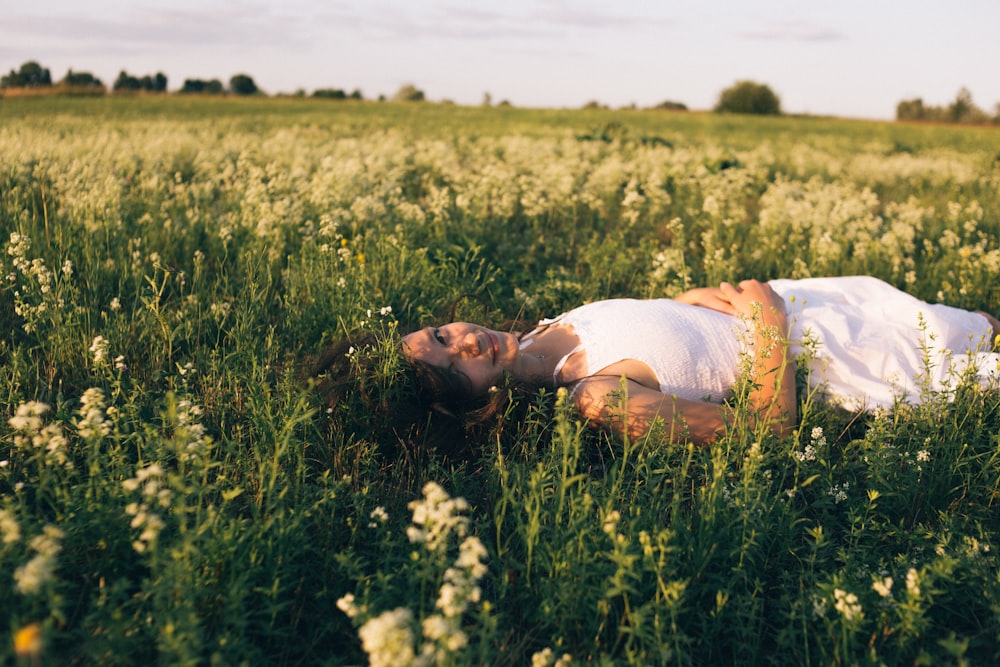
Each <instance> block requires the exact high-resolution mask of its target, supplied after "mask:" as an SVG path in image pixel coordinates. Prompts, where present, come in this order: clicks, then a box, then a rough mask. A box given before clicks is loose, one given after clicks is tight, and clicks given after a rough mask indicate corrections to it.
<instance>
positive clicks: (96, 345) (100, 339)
mask: <svg viewBox="0 0 1000 667" xmlns="http://www.w3.org/2000/svg"><path fill="white" fill-rule="evenodd" d="M90 354H91V357H92V358H93V359H94V368H97V367H98V366H103V365H104V364H105V363H106V362H107V360H108V339H107V338H105V337H104V336H94V340H92V341H91V342H90Z"/></svg>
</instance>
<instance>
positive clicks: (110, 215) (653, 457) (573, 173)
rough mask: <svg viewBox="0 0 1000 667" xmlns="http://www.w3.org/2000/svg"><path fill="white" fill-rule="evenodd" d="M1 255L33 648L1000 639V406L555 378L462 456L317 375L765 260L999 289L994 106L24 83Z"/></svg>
mask: <svg viewBox="0 0 1000 667" xmlns="http://www.w3.org/2000/svg"><path fill="white" fill-rule="evenodd" d="M0 241H2V243H3V244H4V248H3V252H2V254H0V295H2V296H0V320H2V322H3V323H4V326H3V328H2V330H3V337H2V339H0V404H2V410H3V414H4V418H3V420H2V421H0V591H2V592H3V593H2V594H0V619H6V621H7V625H6V626H4V628H5V629H4V630H3V631H0V634H3V635H4V637H5V638H4V639H3V640H0V660H2V661H3V662H4V663H5V664H6V663H9V662H12V661H13V660H14V659H15V654H16V655H18V656H19V657H20V659H21V660H23V661H24V662H25V664H107V665H116V664H121V665H134V664H154V663H162V664H192V665H194V664H209V663H210V664H218V665H230V664H251V665H257V664H288V665H292V664H295V665H300V664H329V665H341V664H359V663H364V662H366V661H369V660H370V662H371V663H372V664H383V665H402V664H455V665H462V664H500V665H504V664H509V665H526V664H531V665H550V664H557V663H558V664H566V663H568V662H572V663H596V664H666V663H670V664H682V665H705V664H738V665H742V664H746V665H751V664H752V665H756V664H776V665H829V664H889V665H897V664H927V665H930V664H934V665H941V664H973V665H978V664H983V665H985V664H995V663H996V662H998V661H1000V568H998V550H1000V544H995V541H996V537H995V536H996V535H997V534H1000V392H998V391H995V390H989V391H986V390H982V389H980V388H978V387H976V386H970V385H968V384H966V383H965V382H963V381H961V380H956V385H955V387H954V390H953V391H949V392H947V393H946V394H941V395H934V396H929V397H928V400H927V402H926V403H924V404H923V405H921V406H916V407H915V406H906V405H900V406H899V407H898V408H897V409H894V410H892V411H883V412H880V413H878V414H863V415H844V414H842V413H838V412H836V411H834V410H832V409H829V408H827V407H825V406H824V405H822V404H819V403H816V402H815V401H813V400H812V399H811V398H810V397H809V396H805V395H804V396H802V399H801V406H800V412H801V415H802V423H801V427H800V428H799V429H798V431H797V432H796V434H795V435H794V437H792V438H790V439H788V440H776V439H774V438H773V437H768V436H765V435H762V434H755V433H752V432H749V431H748V430H747V429H736V430H734V431H733V432H732V433H730V434H729V435H727V436H726V437H725V438H724V439H723V440H722V441H721V442H719V443H717V444H716V445H715V446H713V447H711V448H709V449H700V448H696V447H693V446H686V445H668V444H663V443H661V442H657V441H656V438H655V437H650V438H647V439H646V440H644V441H641V442H622V441H621V440H616V439H611V438H608V437H606V436H603V435H601V434H599V433H596V432H592V431H590V430H588V429H586V428H584V427H582V426H581V424H580V423H579V420H578V419H577V418H576V416H575V415H574V414H573V411H572V409H571V408H570V406H567V405H566V404H565V401H564V399H563V398H561V397H558V396H553V395H551V393H549V394H544V393H543V394H542V395H540V396H538V397H537V398H533V399H531V400H530V401H529V402H527V403H523V404H522V406H521V408H522V409H521V410H519V411H518V417H517V418H516V419H515V418H510V419H507V420H504V421H498V422H497V423H496V424H493V425H490V426H488V427H487V428H484V429H482V430H481V431H477V432H475V433H472V434H469V435H467V436H464V442H463V443H459V442H458V440H456V443H455V444H456V445H458V444H464V447H462V448H459V447H456V448H455V449H461V454H460V455H454V454H453V453H452V454H448V453H446V452H445V451H442V450H440V449H433V448H430V447H428V446H426V444H425V443H421V442H419V441H413V440H412V439H408V438H407V437H406V434H398V433H395V434H394V433H392V432H391V431H390V429H389V425H388V423H387V422H386V421H385V419H384V418H383V416H382V415H381V413H379V412H378V411H377V410H372V409H370V408H371V406H369V405H368V404H366V403H364V402H363V401H361V400H360V399H359V398H358V397H357V396H355V397H352V399H351V400H347V401H345V402H344V403H342V404H341V405H340V406H338V408H337V410H335V411H332V412H331V411H328V410H326V409H325V408H324V406H323V404H322V403H321V402H320V401H319V400H318V399H317V397H316V396H315V395H314V392H312V391H311V390H310V387H309V386H308V385H307V383H305V382H303V381H302V379H301V373H300V372H299V371H300V368H301V367H303V366H304V365H306V364H308V361H309V359H310V357H311V355H314V354H316V353H317V352H319V351H320V350H321V349H323V348H324V347H325V346H326V345H327V344H329V343H330V342H332V341H334V340H337V339H339V338H340V337H342V336H343V335H344V334H345V332H347V331H356V330H359V329H366V330H370V331H372V332H374V333H376V334H377V335H378V336H379V338H380V340H382V341H383V347H384V349H380V350H378V351H376V352H375V353H371V354H374V355H375V357H376V359H377V360H380V363H382V364H383V366H382V367H381V370H380V371H379V376H378V387H377V394H378V395H379V396H391V395H392V393H393V392H394V391H396V390H397V389H398V388H397V387H396V386H395V385H394V382H395V381H396V379H397V377H398V375H397V367H398V364H399V360H398V355H396V354H395V350H394V348H393V346H392V340H393V339H394V338H393V337H394V336H395V335H396V334H397V333H398V332H404V331H407V330H409V329H412V328H415V327H417V326H422V325H425V324H428V323H431V322H434V321H438V320H439V319H441V318H444V317H445V316H446V315H447V313H448V311H449V308H450V307H451V306H452V305H453V304H455V303H458V305H459V307H460V309H459V312H458V316H459V317H462V318H465V319H472V320H475V321H480V322H483V323H486V324H490V323H492V324H497V323H499V322H500V321H502V320H504V319H505V318H507V317H510V316H514V315H518V314H520V315H521V316H523V317H524V318H525V319H527V320H532V319H534V318H537V317H541V316H547V315H548V316H551V315H554V314H557V313H559V312H561V311H562V310H565V309H568V308H571V307H573V306H575V305H578V304H580V303H582V302H585V301H589V300H594V299H599V298H603V297H610V296H637V297H661V296H673V295H675V294H677V293H679V292H680V291H681V290H683V289H685V288H687V287H690V286H696V285H703V284H713V283H717V282H718V281H720V280H733V279H741V278H746V277H757V278H761V279H766V278H773V277H805V276H810V275H812V276H820V275H847V274H858V273H864V274H871V275H875V276H878V277H880V278H882V279H884V280H887V281H888V282H890V283H893V284H894V285H896V286H898V287H900V288H903V289H906V290H907V291H909V292H911V293H913V294H915V295H917V296H919V297H921V298H924V299H927V300H931V301H942V302H946V303H949V304H952V305H956V306H962V307H966V308H972V309H986V310H992V311H993V312H997V311H998V310H1000V279H998V277H1000V132H998V131H996V130H993V129H988V128H987V129H977V128H956V127H943V126H925V125H912V126H908V125H901V124H890V123H867V122H859V121H843V120H835V119H821V118H746V117H730V116H716V115H707V114H694V113H664V112H641V111H598V110H595V111H571V110H563V111H559V110H525V109H514V108H468V107H457V106H441V105H430V104H409V105H407V104H375V103H331V102H324V101H312V100H279V99H259V100H258V99H251V100H229V99H226V100H221V99H220V100H205V99H198V98H182V97H176V96H172V97H169V98H128V99H121V98H111V97H108V98H99V99H72V100H69V99H15V100H0ZM469 295H471V298H469ZM359 353H360V352H359ZM365 354H368V353H367V352H365ZM459 437H463V436H462V434H457V435H456V438H459Z"/></svg>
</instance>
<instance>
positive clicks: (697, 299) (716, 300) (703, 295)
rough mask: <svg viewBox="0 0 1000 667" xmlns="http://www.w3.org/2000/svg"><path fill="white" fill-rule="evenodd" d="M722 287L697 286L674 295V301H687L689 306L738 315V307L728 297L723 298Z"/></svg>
mask: <svg viewBox="0 0 1000 667" xmlns="http://www.w3.org/2000/svg"><path fill="white" fill-rule="evenodd" d="M721 294H722V288H721V287H696V288H694V289H691V290H688V291H687V292H684V293H683V294H680V295H678V296H676V297H674V301H680V302H681V303H686V304H688V305H689V306H700V307H701V308H708V309H709V310H715V311H718V312H720V313H725V314H726V315H736V314H737V312H736V309H735V308H733V304H731V303H730V302H729V301H727V300H726V299H724V298H722V296H721Z"/></svg>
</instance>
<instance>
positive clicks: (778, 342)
mask: <svg viewBox="0 0 1000 667" xmlns="http://www.w3.org/2000/svg"><path fill="white" fill-rule="evenodd" d="M718 296H719V298H720V299H722V300H723V301H727V302H729V303H730V304H731V305H732V307H733V308H734V309H735V311H736V313H737V315H739V316H740V317H745V318H747V319H748V320H749V321H751V322H752V323H753V325H754V356H753V360H752V364H753V365H752V367H751V373H752V374H753V377H752V380H753V387H752V389H751V391H750V406H751V407H752V408H753V410H754V413H755V415H756V418H757V419H763V420H765V421H766V422H767V423H768V425H769V426H770V427H771V430H772V431H774V433H775V435H777V436H778V437H785V436H787V435H789V434H790V433H791V431H792V429H793V428H794V427H795V424H796V422H797V421H798V416H797V414H796V412H797V405H796V395H795V364H793V363H792V361H791V360H790V359H789V358H788V316H787V314H786V310H785V300H784V299H783V298H781V296H779V295H778V294H777V293H776V292H775V291H774V290H773V289H771V286H770V285H768V284H767V283H762V282H760V281H759V280H744V281H742V282H741V283H740V284H739V285H738V286H734V285H730V284H729V283H722V284H721V285H720V286H719V293H718ZM757 304H759V305H757Z"/></svg>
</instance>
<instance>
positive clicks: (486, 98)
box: [482, 92, 493, 107]
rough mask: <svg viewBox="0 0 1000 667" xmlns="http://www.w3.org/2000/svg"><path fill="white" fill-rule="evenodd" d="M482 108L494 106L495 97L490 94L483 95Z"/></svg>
mask: <svg viewBox="0 0 1000 667" xmlns="http://www.w3.org/2000/svg"><path fill="white" fill-rule="evenodd" d="M482 106H484V107H489V106H493V96H492V95H490V94H489V93H488V92H487V93H483V103H482Z"/></svg>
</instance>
